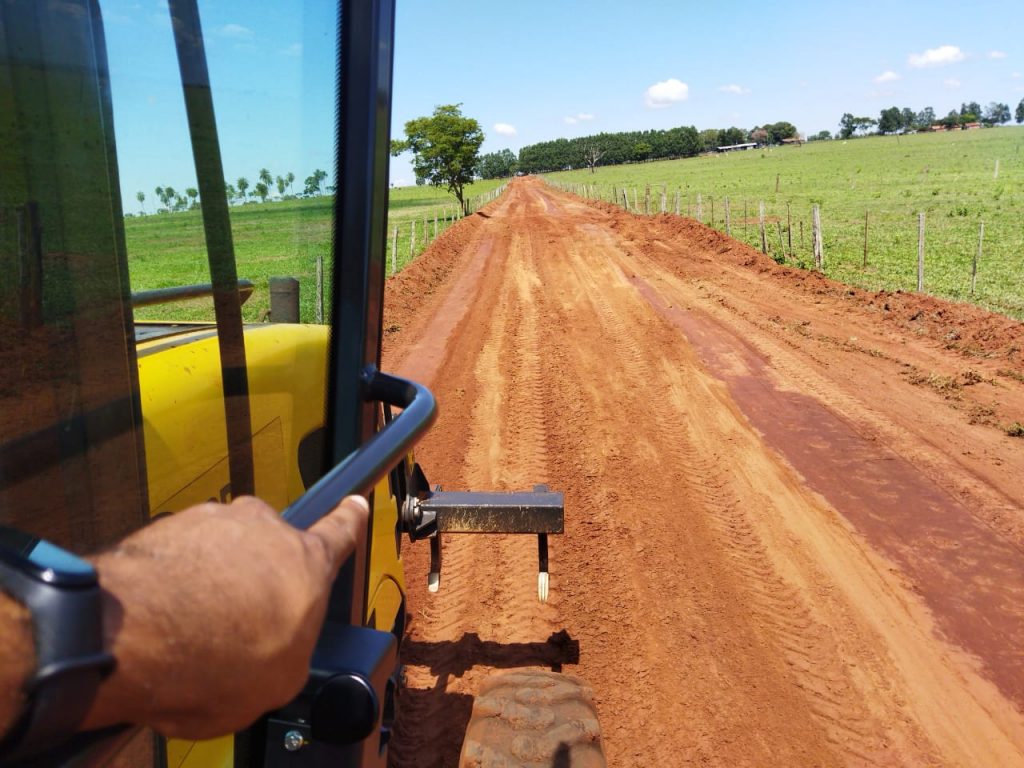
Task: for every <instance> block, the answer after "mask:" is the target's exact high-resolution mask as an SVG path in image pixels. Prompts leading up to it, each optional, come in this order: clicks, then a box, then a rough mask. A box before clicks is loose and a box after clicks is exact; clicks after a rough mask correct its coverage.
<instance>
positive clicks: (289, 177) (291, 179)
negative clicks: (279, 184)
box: [284, 171, 295, 192]
mask: <svg viewBox="0 0 1024 768" xmlns="http://www.w3.org/2000/svg"><path fill="white" fill-rule="evenodd" d="M284 180H285V181H286V182H288V191H289V192H291V191H292V183H293V182H294V181H295V174H294V173H292V172H291V171H288V175H287V176H285V177H284Z"/></svg>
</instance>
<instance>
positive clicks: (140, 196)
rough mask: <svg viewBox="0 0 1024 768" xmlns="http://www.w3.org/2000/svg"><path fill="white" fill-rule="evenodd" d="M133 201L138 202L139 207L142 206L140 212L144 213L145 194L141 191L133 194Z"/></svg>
mask: <svg viewBox="0 0 1024 768" xmlns="http://www.w3.org/2000/svg"><path fill="white" fill-rule="evenodd" d="M135 199H136V200H138V201H139V205H140V206H142V212H143V213H145V212H146V194H145V193H144V192H142V191H141V190H140V191H139V192H136V193H135Z"/></svg>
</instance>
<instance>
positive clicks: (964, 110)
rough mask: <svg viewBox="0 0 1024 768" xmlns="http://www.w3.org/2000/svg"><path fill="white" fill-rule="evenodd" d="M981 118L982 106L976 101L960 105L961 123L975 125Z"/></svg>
mask: <svg viewBox="0 0 1024 768" xmlns="http://www.w3.org/2000/svg"><path fill="white" fill-rule="evenodd" d="M979 117H981V104H979V103H978V102H976V101H968V102H966V103H963V104H961V105H960V122H961V123H974V122H977V120H978V118H979Z"/></svg>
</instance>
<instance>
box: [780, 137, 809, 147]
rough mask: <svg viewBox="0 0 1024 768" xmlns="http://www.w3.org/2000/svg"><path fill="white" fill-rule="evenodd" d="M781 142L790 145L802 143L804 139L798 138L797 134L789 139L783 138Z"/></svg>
mask: <svg viewBox="0 0 1024 768" xmlns="http://www.w3.org/2000/svg"><path fill="white" fill-rule="evenodd" d="M782 143H783V144H787V145H791V144H803V143H804V140H803V139H801V138H800V137H799V136H794V137H793V138H791V139H783V140H782Z"/></svg>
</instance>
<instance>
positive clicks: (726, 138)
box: [718, 127, 748, 147]
mask: <svg viewBox="0 0 1024 768" xmlns="http://www.w3.org/2000/svg"><path fill="white" fill-rule="evenodd" d="M747 138H748V137H747V132H746V131H744V130H743V129H742V128H735V127H733V128H725V129H724V130H721V131H719V132H718V141H719V145H718V146H720V147H728V146H731V145H733V144H745V143H746V141H747Z"/></svg>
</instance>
